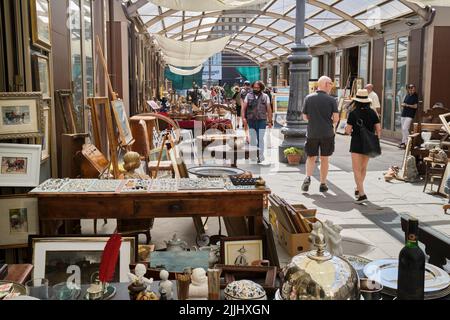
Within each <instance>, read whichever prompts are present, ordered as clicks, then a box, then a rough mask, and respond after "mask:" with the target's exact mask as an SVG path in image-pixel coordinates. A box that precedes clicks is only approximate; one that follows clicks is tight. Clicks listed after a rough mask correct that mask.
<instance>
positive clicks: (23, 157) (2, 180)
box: [0, 143, 42, 187]
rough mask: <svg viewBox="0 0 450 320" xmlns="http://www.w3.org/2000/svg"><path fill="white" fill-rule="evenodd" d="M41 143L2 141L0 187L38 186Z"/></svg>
mask: <svg viewBox="0 0 450 320" xmlns="http://www.w3.org/2000/svg"><path fill="white" fill-rule="evenodd" d="M41 149H42V147H41V145H31V144H9V143H0V165H1V166H0V187H36V186H38V185H39V174H40V169H41Z"/></svg>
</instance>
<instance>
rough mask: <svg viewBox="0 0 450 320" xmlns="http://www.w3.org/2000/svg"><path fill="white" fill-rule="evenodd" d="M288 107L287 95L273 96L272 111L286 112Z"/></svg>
mask: <svg viewBox="0 0 450 320" xmlns="http://www.w3.org/2000/svg"><path fill="white" fill-rule="evenodd" d="M288 107H289V96H288V95H279V94H277V95H275V96H274V98H273V112H274V113H287V111H288Z"/></svg>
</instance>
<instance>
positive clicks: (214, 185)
mask: <svg viewBox="0 0 450 320" xmlns="http://www.w3.org/2000/svg"><path fill="white" fill-rule="evenodd" d="M224 188H225V182H224V180H223V179H221V178H202V179H180V180H179V181H178V190H208V189H224Z"/></svg>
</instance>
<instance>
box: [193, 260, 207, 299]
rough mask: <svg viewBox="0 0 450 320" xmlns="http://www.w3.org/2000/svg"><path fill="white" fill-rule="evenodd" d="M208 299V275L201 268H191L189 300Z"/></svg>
mask: <svg viewBox="0 0 450 320" xmlns="http://www.w3.org/2000/svg"><path fill="white" fill-rule="evenodd" d="M206 299H208V277H207V276H206V271H205V269H203V268H197V269H194V270H192V275H191V284H190V285H189V300H206Z"/></svg>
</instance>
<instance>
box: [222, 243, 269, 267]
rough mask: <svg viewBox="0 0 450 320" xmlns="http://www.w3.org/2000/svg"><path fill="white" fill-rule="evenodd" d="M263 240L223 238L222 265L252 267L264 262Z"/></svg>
mask: <svg viewBox="0 0 450 320" xmlns="http://www.w3.org/2000/svg"><path fill="white" fill-rule="evenodd" d="M263 241H264V240H263V238H261V237H233V238H223V239H222V240H221V242H220V249H221V253H222V263H223V264H225V265H233V266H251V265H252V264H253V263H255V262H256V261H260V260H263V258H264V252H263Z"/></svg>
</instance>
